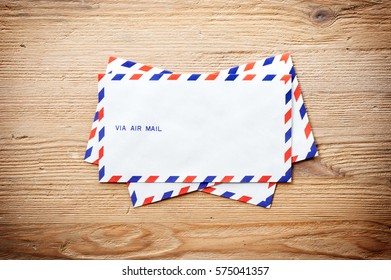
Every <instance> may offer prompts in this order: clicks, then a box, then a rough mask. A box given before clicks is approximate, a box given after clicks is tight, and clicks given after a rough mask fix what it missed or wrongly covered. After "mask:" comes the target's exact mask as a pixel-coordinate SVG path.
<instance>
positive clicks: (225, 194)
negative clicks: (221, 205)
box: [220, 191, 235, 198]
mask: <svg viewBox="0 0 391 280" xmlns="http://www.w3.org/2000/svg"><path fill="white" fill-rule="evenodd" d="M233 195H235V194H234V193H233V192H228V191H227V192H225V193H223V194H222V195H220V196H221V197H225V198H230V197H232V196H233Z"/></svg>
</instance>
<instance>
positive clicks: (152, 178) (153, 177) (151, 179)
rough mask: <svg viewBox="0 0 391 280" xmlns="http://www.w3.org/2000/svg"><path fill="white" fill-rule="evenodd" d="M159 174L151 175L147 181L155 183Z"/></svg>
mask: <svg viewBox="0 0 391 280" xmlns="http://www.w3.org/2000/svg"><path fill="white" fill-rule="evenodd" d="M158 178H159V176H149V177H148V179H147V180H145V183H155V182H156V180H157V179H158Z"/></svg>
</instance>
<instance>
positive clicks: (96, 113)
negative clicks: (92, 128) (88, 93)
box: [94, 111, 99, 122]
mask: <svg viewBox="0 0 391 280" xmlns="http://www.w3.org/2000/svg"><path fill="white" fill-rule="evenodd" d="M98 118H99V112H98V111H96V112H95V116H94V122H96V121H97V120H98Z"/></svg>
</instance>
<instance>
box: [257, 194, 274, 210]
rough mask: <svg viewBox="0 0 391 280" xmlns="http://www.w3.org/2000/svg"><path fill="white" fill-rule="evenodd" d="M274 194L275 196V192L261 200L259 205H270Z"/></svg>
mask: <svg viewBox="0 0 391 280" xmlns="http://www.w3.org/2000/svg"><path fill="white" fill-rule="evenodd" d="M273 196H274V194H272V195H271V196H269V197H268V198H266V199H265V200H264V201H261V202H260V203H258V204H257V206H261V207H265V208H266V207H268V206H269V205H270V204H272V201H273Z"/></svg>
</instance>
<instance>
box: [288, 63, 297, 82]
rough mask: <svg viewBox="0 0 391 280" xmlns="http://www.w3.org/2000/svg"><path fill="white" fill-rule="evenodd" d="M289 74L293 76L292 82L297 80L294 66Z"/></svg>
mask: <svg viewBox="0 0 391 280" xmlns="http://www.w3.org/2000/svg"><path fill="white" fill-rule="evenodd" d="M289 74H291V75H292V81H293V80H294V79H295V77H296V72H295V68H293V66H292V68H291V71H289Z"/></svg>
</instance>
